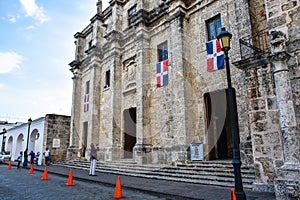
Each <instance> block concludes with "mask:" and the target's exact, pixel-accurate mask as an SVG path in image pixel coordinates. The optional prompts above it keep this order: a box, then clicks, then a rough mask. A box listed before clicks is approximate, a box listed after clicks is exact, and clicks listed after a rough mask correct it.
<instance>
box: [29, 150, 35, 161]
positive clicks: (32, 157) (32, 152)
mask: <svg viewBox="0 0 300 200" xmlns="http://www.w3.org/2000/svg"><path fill="white" fill-rule="evenodd" d="M29 155H30V164H34V158H35V153H34V151H33V150H31V151H30V153H29Z"/></svg>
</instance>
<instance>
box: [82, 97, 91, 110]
mask: <svg viewBox="0 0 300 200" xmlns="http://www.w3.org/2000/svg"><path fill="white" fill-rule="evenodd" d="M89 100H90V96H89V95H88V94H86V95H84V99H83V111H84V112H87V111H88V110H89Z"/></svg>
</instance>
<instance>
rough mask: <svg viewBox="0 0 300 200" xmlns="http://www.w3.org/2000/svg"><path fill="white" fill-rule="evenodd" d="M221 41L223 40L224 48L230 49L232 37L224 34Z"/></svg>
mask: <svg viewBox="0 0 300 200" xmlns="http://www.w3.org/2000/svg"><path fill="white" fill-rule="evenodd" d="M219 41H220V42H221V46H222V48H225V49H230V37H228V36H223V37H221V38H220V40H219Z"/></svg>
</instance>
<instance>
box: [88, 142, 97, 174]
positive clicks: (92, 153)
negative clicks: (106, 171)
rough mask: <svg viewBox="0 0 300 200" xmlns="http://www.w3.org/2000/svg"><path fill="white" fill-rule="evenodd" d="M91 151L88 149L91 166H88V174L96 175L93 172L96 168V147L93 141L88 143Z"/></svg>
mask: <svg viewBox="0 0 300 200" xmlns="http://www.w3.org/2000/svg"><path fill="white" fill-rule="evenodd" d="M90 147H91V151H90V161H91V166H90V174H89V175H90V176H97V175H96V174H95V169H96V161H97V154H96V149H95V146H94V144H93V143H91V144H90Z"/></svg>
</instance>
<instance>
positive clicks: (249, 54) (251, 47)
mask: <svg viewBox="0 0 300 200" xmlns="http://www.w3.org/2000/svg"><path fill="white" fill-rule="evenodd" d="M239 42H240V51H241V59H242V60H244V59H247V58H255V57H257V56H260V55H263V54H269V53H270V52H271V48H270V39H269V33H268V32H260V33H258V34H255V35H251V36H246V37H244V38H240V39H239Z"/></svg>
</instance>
